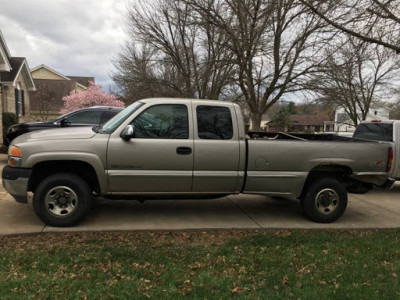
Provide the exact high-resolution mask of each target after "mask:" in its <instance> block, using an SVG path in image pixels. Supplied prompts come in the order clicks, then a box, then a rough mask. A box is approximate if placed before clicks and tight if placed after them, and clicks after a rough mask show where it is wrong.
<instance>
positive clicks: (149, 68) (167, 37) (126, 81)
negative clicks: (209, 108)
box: [114, 0, 234, 100]
mask: <svg viewBox="0 0 400 300" xmlns="http://www.w3.org/2000/svg"><path fill="white" fill-rule="evenodd" d="M128 18H129V32H130V34H131V36H132V41H131V43H130V44H128V45H127V46H126V47H125V49H124V50H123V52H122V53H121V54H120V55H119V57H118V58H117V60H116V66H117V69H118V71H119V72H118V73H117V74H115V76H114V80H115V81H116V82H117V83H118V84H119V85H120V86H121V87H122V88H123V91H124V92H125V94H126V95H129V97H132V100H136V99H139V98H142V97H143V96H160V95H162V96H172V97H190V98H201V99H202V98H208V99H219V98H220V97H221V95H222V94H223V93H224V92H225V88H226V86H228V85H229V84H231V83H232V82H233V77H234V66H233V63H232V55H231V54H230V53H229V52H227V50H226V47H225V45H226V43H227V36H226V35H225V34H224V33H222V32H220V31H217V30H216V28H214V27H212V26H210V24H208V23H205V22H198V17H197V16H196V12H195V11H194V10H193V9H192V8H191V7H190V6H189V5H187V4H186V3H183V2H182V1H173V0H167V1H161V0H160V1H153V2H152V3H151V4H149V3H147V2H142V1H139V2H134V3H133V4H132V5H131V6H130V8H129V13H128Z"/></svg>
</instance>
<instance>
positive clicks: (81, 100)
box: [61, 82, 125, 114]
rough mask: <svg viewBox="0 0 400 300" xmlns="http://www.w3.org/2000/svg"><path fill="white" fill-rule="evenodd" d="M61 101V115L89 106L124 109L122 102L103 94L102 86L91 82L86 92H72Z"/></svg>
mask: <svg viewBox="0 0 400 300" xmlns="http://www.w3.org/2000/svg"><path fill="white" fill-rule="evenodd" d="M62 100H63V101H64V107H63V108H62V109H61V113H62V114H65V113H68V112H70V111H74V110H77V109H80V108H85V107H90V106H115V107H125V103H124V102H122V101H120V100H118V99H117V97H115V96H114V95H111V94H107V93H105V92H103V91H102V86H101V85H100V84H94V83H93V82H90V83H89V87H88V89H87V90H85V91H80V92H77V91H72V92H71V93H70V94H69V95H68V96H65V97H63V99H62Z"/></svg>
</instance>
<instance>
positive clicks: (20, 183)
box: [2, 166, 32, 203]
mask: <svg viewBox="0 0 400 300" xmlns="http://www.w3.org/2000/svg"><path fill="white" fill-rule="evenodd" d="M31 172H32V170H31V169H23V168H13V167H10V166H5V167H4V169H3V173H2V179H3V187H4V188H5V189H6V191H7V192H8V193H10V195H11V196H13V197H14V199H15V200H16V201H17V202H21V203H28V198H27V192H28V182H29V177H30V175H31Z"/></svg>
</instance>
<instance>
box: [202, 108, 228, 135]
mask: <svg viewBox="0 0 400 300" xmlns="http://www.w3.org/2000/svg"><path fill="white" fill-rule="evenodd" d="M196 111H197V128H198V131H199V138H201V139H208V140H230V139H232V137H233V127H232V117H231V112H230V110H229V108H227V107H222V106H206V105H200V106H198V107H197V109H196Z"/></svg>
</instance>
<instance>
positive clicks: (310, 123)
mask: <svg viewBox="0 0 400 300" xmlns="http://www.w3.org/2000/svg"><path fill="white" fill-rule="evenodd" d="M290 131H292V132H310V133H311V132H326V131H333V122H332V121H330V118H329V116H328V115H320V114H313V115H290Z"/></svg>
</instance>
